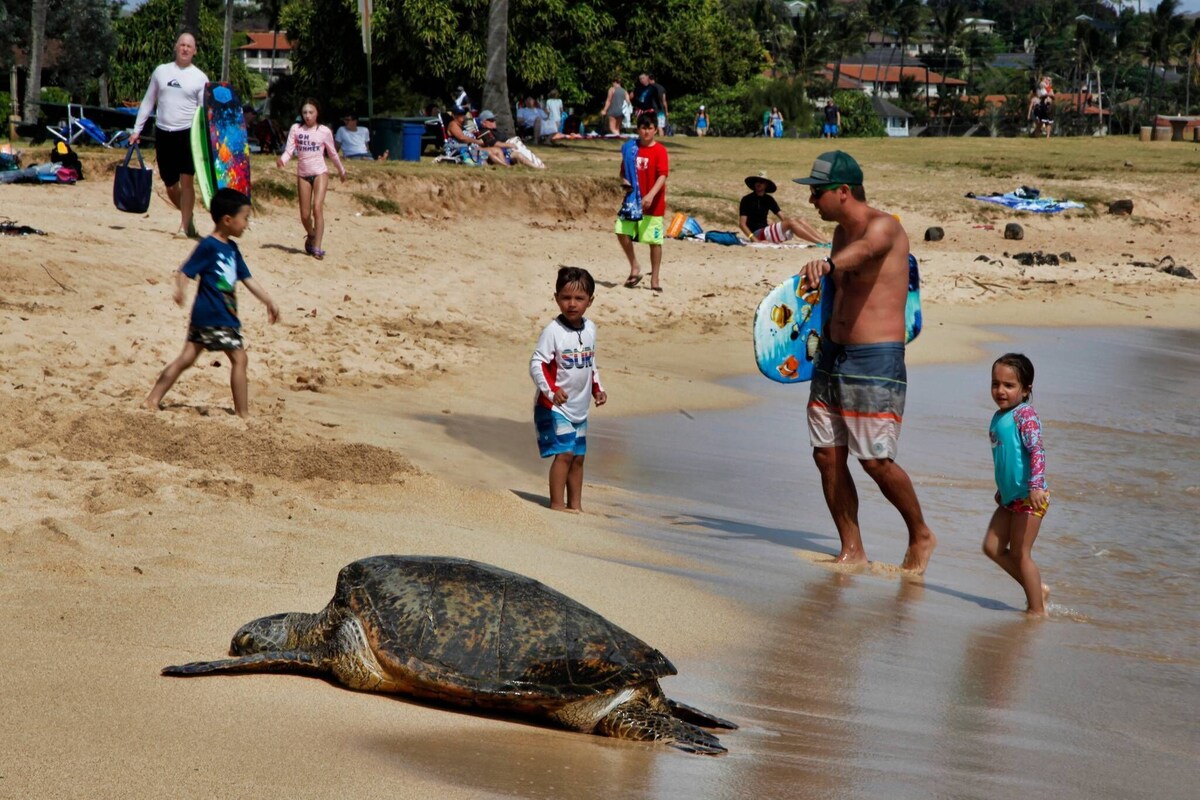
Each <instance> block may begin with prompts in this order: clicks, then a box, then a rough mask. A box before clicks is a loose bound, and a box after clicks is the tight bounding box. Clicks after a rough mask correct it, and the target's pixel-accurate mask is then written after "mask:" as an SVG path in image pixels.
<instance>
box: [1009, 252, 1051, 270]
mask: <svg viewBox="0 0 1200 800" xmlns="http://www.w3.org/2000/svg"><path fill="white" fill-rule="evenodd" d="M1013 260H1014V261H1016V262H1017V263H1018V264H1020V265H1021V266H1023V267H1032V266H1035V265H1036V266H1039V267H1041V266H1046V265H1050V266H1052V267H1057V266H1058V263H1059V262H1058V256H1056V255H1055V254H1054V253H1043V252H1042V251H1041V250H1035V251H1034V252H1032V253H1014V254H1013Z"/></svg>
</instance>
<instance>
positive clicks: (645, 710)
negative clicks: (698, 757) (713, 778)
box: [595, 698, 728, 756]
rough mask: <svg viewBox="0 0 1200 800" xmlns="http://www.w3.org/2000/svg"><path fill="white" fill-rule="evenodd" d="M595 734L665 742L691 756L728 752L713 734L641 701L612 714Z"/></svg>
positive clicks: (629, 704) (628, 704)
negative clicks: (692, 754) (694, 754)
mask: <svg viewBox="0 0 1200 800" xmlns="http://www.w3.org/2000/svg"><path fill="white" fill-rule="evenodd" d="M595 732H596V733H599V734H602V735H604V736H611V737H613V738H614V739H633V740H635V741H639V742H651V741H653V742H662V743H663V744H668V745H670V746H671V747H675V748H678V749H680V750H683V751H685V752H688V753H699V754H702V755H709V756H719V755H722V754H724V753H726V752H728V751H727V750H726V749H725V748H724V747H722V746H721V742H720V740H719V739H717V737H715V736H713V735H712V734H711V733H708V732H707V731H705V730H702V729H700V728H698V727H696V726H695V725H693V724H691V723H690V722H684V721H683V720H682V719H679V718H678V717H674V716H671V715H670V714H666V713H663V712H662V711H658V710H656V709H654V708H651V707H650V705H649V704H648V703H646V702H645V701H643V700H641V699H640V698H638V699H634V700H631V701H630V702H628V703H623V704H621V705H619V706H617V707H616V708H614V709H613V710H612V711H610V712H609V713H608V715H607V716H605V717H604V718H603V719H601V720H600V721H599V722H598V723H596V728H595Z"/></svg>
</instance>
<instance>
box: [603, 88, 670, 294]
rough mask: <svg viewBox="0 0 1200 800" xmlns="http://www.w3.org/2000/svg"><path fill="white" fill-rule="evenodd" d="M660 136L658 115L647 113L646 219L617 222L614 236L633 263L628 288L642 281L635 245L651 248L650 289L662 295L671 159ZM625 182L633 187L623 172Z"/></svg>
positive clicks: (643, 126)
mask: <svg viewBox="0 0 1200 800" xmlns="http://www.w3.org/2000/svg"><path fill="white" fill-rule="evenodd" d="M657 135H658V115H656V114H655V113H654V112H652V111H647V112H644V113H642V114H641V115H639V116H638V154H637V181H638V187H639V188H640V189H641V191H642V218H641V219H640V220H628V219H621V218H619V217H618V218H617V224H616V225H615V226H614V229H613V230H614V232H615V233H616V234H617V241H618V242H620V243H621V249H622V250H624V251H625V257H626V258H628V259H629V277H628V278H626V279H625V287H626V288H628V289H632V288H633V287H635V286H637V285H638V284H639V283H641V281H642V268H641V266H640V265H639V264H638V260H637V254H636V253H635V252H634V250H633V243H634V242H644V243H646V244H648V245H650V288H651V289H653V290H654V291H656V292H661V291H662V286H660V285H659V281H658V268H659V266H660V265H661V264H662V243H663V216H664V215H665V214H666V210H667V172H668V169H669V161H670V160H669V159H668V157H667V148H665V147H663V146H662V145H661V144H659V143H658V142H657V141H655V139H654V137H655V136H657ZM621 179H622V180H623V181H624V182H625V183H626V184H629V178H628V176H626V175H625V174H624V173H623V172H622V175H621Z"/></svg>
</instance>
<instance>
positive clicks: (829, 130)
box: [824, 122, 838, 136]
mask: <svg viewBox="0 0 1200 800" xmlns="http://www.w3.org/2000/svg"><path fill="white" fill-rule="evenodd" d="M824 134H825V135H826V136H837V135H838V126H837V125H833V124H831V123H829V122H826V123H825V128H824Z"/></svg>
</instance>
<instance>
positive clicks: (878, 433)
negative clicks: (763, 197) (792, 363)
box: [795, 150, 937, 574]
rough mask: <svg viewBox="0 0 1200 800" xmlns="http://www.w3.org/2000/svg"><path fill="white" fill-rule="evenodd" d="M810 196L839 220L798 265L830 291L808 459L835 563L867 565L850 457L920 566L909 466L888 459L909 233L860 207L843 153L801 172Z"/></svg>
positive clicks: (919, 526) (922, 546)
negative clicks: (892, 513) (896, 516)
mask: <svg viewBox="0 0 1200 800" xmlns="http://www.w3.org/2000/svg"><path fill="white" fill-rule="evenodd" d="M795 181H796V183H800V184H803V185H805V186H808V187H809V189H810V192H811V196H810V202H811V203H812V205H813V207H814V208H815V209H816V211H817V213H818V214H819V215H820V217H821V219H823V220H826V221H827V222H835V223H837V228H836V229H835V230H834V233H833V249H832V250H831V251H830V254H829V256H827V257H825V258H817V259H813V260H812V261H809V262H808V263H807V264H805V265H804V266H803V267H802V268H801V269H800V273H799V274H800V278H801V280H802V281H803V283H804V284H806V285H807V286H813V287H815V286H817V285H819V284H820V281H821V279H822V278H824V277H825V276H830V278H831V280H832V282H833V285H834V287H835V290H836V291H835V292H834V294H833V308H832V309H831V312H830V319H829V324H828V329H827V331H826V335H825V337H824V340H823V341H822V342H821V346H820V351H819V353H818V355H817V359H816V362H817V363H816V365H815V369H814V372H813V379H812V389H811V391H810V394H809V401H808V432H809V439H810V440H811V442H812V446H813V460H814V461H816V464H817V469H818V470H819V471H820V473H821V489H822V491H823V493H824V495H825V503H826V505H828V506H829V512H830V514H832V515H833V521H834V524H835V525H836V527H837V531H838V538H839V539H841V551H840V552H839V553H838V555H837V561H838V562H840V563H845V564H865V563H867V554H866V552H865V551H864V549H863V543H862V532H861V531H860V529H859V526H858V490H857V489H856V488H855V486H854V478H853V477H852V476H851V474H850V469H849V466H848V464H847V462H848V459H849V457H850V456H854V457H855V458H856V459H858V462H859V464H861V465H862V468H863V470H864V471H865V472H866V473H867V475H868V476H870V478H871V479H872V480H874V481H875V483H876V485H877V486H878V487H879V490H880V491H881V492H882V493H883V496H884V497H885V498H887V500H888V502H890V503H891V504H892V505H893V506H895V508H896V510H897V511H899V512H900V516H901V517H902V518H903V519H904V523H905V526H906V527H907V528H908V549H907V550H906V551H905V554H904V560H903V562H902V563H901V565H900V566H901V568H902V569H904V570H907V571H910V572H912V573H915V574H922V573H924V572H925V568H926V566H928V564H929V558H930V556H931V555H932V554H933V550H934V548H935V547H937V538H936V537H935V536H934V535H933V531H931V530H930V529H929V526H928V525H926V524H925V517H924V516H923V515H922V513H921V504H920V502H919V501H918V500H917V493H916V490H914V489H913V485H912V480H911V479H909V477H908V473H906V472H905V471H904V470H903V469H901V468H900V465H898V464H897V463H896V461H895V459H896V454H897V451H898V447H899V439H900V423H901V420H902V418H903V416H904V399H905V391H906V389H907V381H908V378H907V374H906V371H905V366H904V337H905V317H904V309H905V302H906V301H907V298H908V235H907V234H906V233H905V232H904V228H903V227H901V225H900V223H899V222H898V221H897V220H896V218H895V217H893V216H892V215H891V214H887V213H885V212H883V211H879V210H878V209H875V208H872V207H871V206H869V205H867V202H866V200H867V196H866V193H865V191H864V190H863V173H862V169H861V168H860V167H859V165H858V162H857V161H855V160H854V159H853V158H852V157H851V156H850V154H848V153H845V152H843V151H841V150H834V151H833V152H829V153H822V154H821V155H819V156H817V159H816V161H815V162H814V163H813V167H812V171H811V172H810V174H809V176H808V177H806V178H796V179H795Z"/></svg>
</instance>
